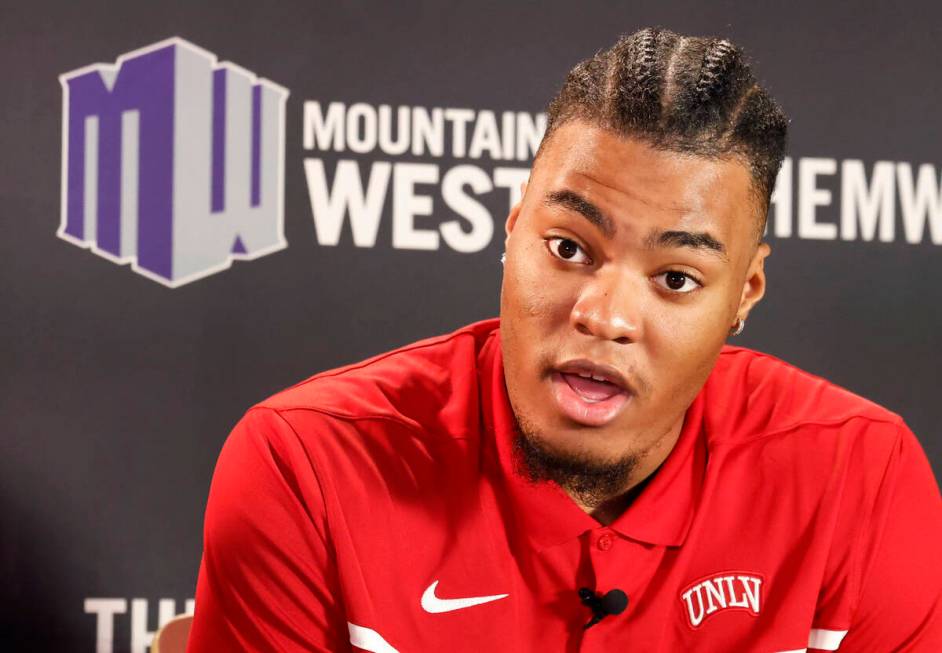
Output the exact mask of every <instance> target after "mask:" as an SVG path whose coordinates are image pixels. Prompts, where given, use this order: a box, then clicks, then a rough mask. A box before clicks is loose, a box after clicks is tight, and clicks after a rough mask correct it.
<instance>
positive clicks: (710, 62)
mask: <svg viewBox="0 0 942 653" xmlns="http://www.w3.org/2000/svg"><path fill="white" fill-rule="evenodd" d="M573 119H581V120H585V121H587V122H591V123H594V124H597V125H598V126H600V127H603V128H605V129H609V130H611V131H613V132H615V133H617V134H620V135H622V136H626V137H627V136H630V137H634V138H638V139H641V140H643V141H645V142H647V143H648V144H650V145H652V146H653V147H656V148H659V149H665V150H670V151H675V152H684V153H690V154H696V155H700V156H707V157H716V158H727V157H738V158H740V160H742V162H743V163H745V164H746V165H747V167H748V168H749V170H750V172H751V174H752V180H753V190H754V191H755V194H756V197H757V198H758V200H759V204H760V206H761V207H762V210H761V211H760V214H761V223H762V225H761V226H762V228H763V229H764V227H765V220H766V217H767V215H768V208H769V202H770V200H771V196H772V190H773V188H774V186H775V177H776V175H777V174H778V170H779V168H780V167H781V165H782V159H783V158H784V156H785V143H786V133H787V129H788V118H787V117H786V116H785V113H784V112H783V111H782V109H781V107H779V105H778V104H777V103H776V102H775V100H773V99H772V97H771V96H770V95H769V94H768V92H767V91H766V90H765V89H764V88H762V86H760V85H759V83H758V82H757V81H756V79H755V77H753V74H752V71H751V70H750V68H749V64H748V63H747V62H746V60H745V57H744V54H743V51H742V50H741V49H740V48H739V47H738V46H736V45H735V44H733V43H731V42H730V41H728V40H726V39H715V38H702V37H685V36H681V35H679V34H675V33H674V32H671V31H669V30H665V29H658V28H648V29H642V30H640V31H638V32H635V33H634V34H631V35H629V36H622V37H621V38H620V39H619V40H618V42H616V43H615V45H613V46H612V47H611V48H609V49H608V50H604V51H600V52H598V53H596V54H595V56H593V57H591V58H589V59H586V60H585V61H582V62H580V63H579V64H577V65H576V66H575V67H574V68H573V69H572V70H571V71H570V72H569V75H568V76H567V77H566V81H565V83H564V84H563V87H562V89H560V91H559V93H557V95H556V97H555V98H554V99H553V101H552V102H551V103H550V106H549V111H548V115H547V127H546V135H545V137H544V139H543V143H546V142H547V141H548V140H549V138H550V136H551V135H552V133H553V132H554V131H555V130H556V129H557V128H559V126H560V125H562V124H564V123H566V122H568V121H570V120H573ZM541 149H542V146H541ZM537 157H539V152H537ZM760 233H761V230H760Z"/></svg>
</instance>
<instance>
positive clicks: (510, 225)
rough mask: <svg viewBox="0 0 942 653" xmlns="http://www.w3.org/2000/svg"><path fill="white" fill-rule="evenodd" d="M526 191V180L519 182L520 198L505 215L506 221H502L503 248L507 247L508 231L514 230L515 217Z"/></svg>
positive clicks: (518, 215) (518, 214) (517, 215)
mask: <svg viewBox="0 0 942 653" xmlns="http://www.w3.org/2000/svg"><path fill="white" fill-rule="evenodd" d="M526 193H527V182H523V183H522V184H520V200H519V201H518V202H517V203H516V204H514V205H513V208H511V209H510V213H509V214H508V215H507V221H506V222H504V233H505V234H506V237H505V238H504V249H506V248H507V241H508V240H509V239H510V232H511V231H513V230H514V225H515V224H517V218H518V217H520V208H521V207H522V206H523V199H524V197H525V196H526Z"/></svg>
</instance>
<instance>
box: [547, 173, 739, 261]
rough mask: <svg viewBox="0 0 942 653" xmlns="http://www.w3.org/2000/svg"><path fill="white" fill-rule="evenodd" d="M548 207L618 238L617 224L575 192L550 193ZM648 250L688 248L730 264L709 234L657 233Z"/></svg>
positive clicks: (647, 244)
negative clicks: (572, 213) (568, 212)
mask: <svg viewBox="0 0 942 653" xmlns="http://www.w3.org/2000/svg"><path fill="white" fill-rule="evenodd" d="M544 203H545V204H546V205H547V206H562V207H564V208H567V209H569V210H571V211H575V212H576V213H578V214H579V215H581V216H582V217H584V218H585V219H586V220H588V221H589V222H591V223H592V224H594V225H595V226H596V227H598V228H599V229H600V230H601V231H602V233H603V234H604V235H605V236H606V237H607V238H612V237H613V236H614V235H615V231H616V226H615V221H614V220H612V219H611V218H610V217H608V216H607V215H605V214H604V213H603V212H602V210H601V209H600V208H599V207H597V206H596V205H595V204H593V203H592V202H590V201H589V200H587V199H586V198H584V197H582V196H581V195H579V194H578V193H576V192H575V191H571V190H557V191H553V192H551V193H549V194H548V195H547V196H546V199H545V200H544ZM644 246H645V248H647V249H657V248H663V247H688V248H690V249H694V250H699V251H703V252H707V253H710V254H716V255H717V256H719V257H720V258H722V259H725V260H728V256H727V254H726V246H725V245H724V244H723V243H721V242H720V241H719V240H717V239H716V238H715V237H713V235H712V234H710V232H708V231H677V230H672V231H661V230H659V229H658V230H655V231H653V232H651V233H650V234H648V236H647V237H646V238H645V239H644Z"/></svg>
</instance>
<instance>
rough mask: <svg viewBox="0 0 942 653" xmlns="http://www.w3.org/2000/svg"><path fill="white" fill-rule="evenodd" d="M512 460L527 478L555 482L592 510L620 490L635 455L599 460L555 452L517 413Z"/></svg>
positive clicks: (630, 469) (635, 465)
mask: <svg viewBox="0 0 942 653" xmlns="http://www.w3.org/2000/svg"><path fill="white" fill-rule="evenodd" d="M514 462H515V468H516V471H517V473H519V474H521V475H523V476H524V477H526V478H528V479H529V480H530V481H532V482H534V483H537V482H542V481H551V482H553V483H556V484H557V485H559V486H560V487H561V488H562V489H563V490H565V491H566V492H567V493H568V494H569V495H570V496H572V497H573V498H574V499H575V500H576V501H578V502H579V503H580V504H582V505H583V506H585V507H587V508H589V509H594V508H597V507H599V506H600V505H602V504H603V503H605V502H606V501H608V500H610V499H612V498H614V497H616V496H618V495H619V494H621V493H622V492H624V488H625V486H626V485H627V484H628V479H629V477H630V476H631V472H632V471H634V469H635V468H636V467H637V466H638V456H637V455H634V454H629V455H626V456H623V457H622V458H618V459H615V460H610V461H600V460H597V459H594V458H592V457H591V456H589V455H588V454H587V453H585V452H564V451H558V450H556V449H554V448H553V447H551V446H550V445H549V444H548V443H547V442H546V441H545V440H544V439H543V438H541V437H540V435H539V433H537V432H536V431H535V430H534V429H533V428H532V427H530V426H529V425H528V424H527V423H526V420H521V419H520V418H519V416H518V419H517V424H516V428H515V436H514Z"/></svg>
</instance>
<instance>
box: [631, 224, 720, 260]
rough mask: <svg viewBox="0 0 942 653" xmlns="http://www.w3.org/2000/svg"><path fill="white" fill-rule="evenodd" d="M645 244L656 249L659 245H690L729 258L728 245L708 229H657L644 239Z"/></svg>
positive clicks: (648, 247) (692, 247)
mask: <svg viewBox="0 0 942 653" xmlns="http://www.w3.org/2000/svg"><path fill="white" fill-rule="evenodd" d="M644 246H645V247H646V248H647V249H656V248H658V247H689V248H691V249H696V250H700V251H704V252H707V253H710V254H716V255H718V256H719V257H721V258H723V259H728V257H727V255H726V246H725V245H724V244H723V243H721V242H720V241H718V240H717V239H716V238H714V237H713V236H712V235H710V233H709V232H707V231H661V230H655V231H653V232H651V233H650V234H648V236H647V237H646V238H645V239H644Z"/></svg>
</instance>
